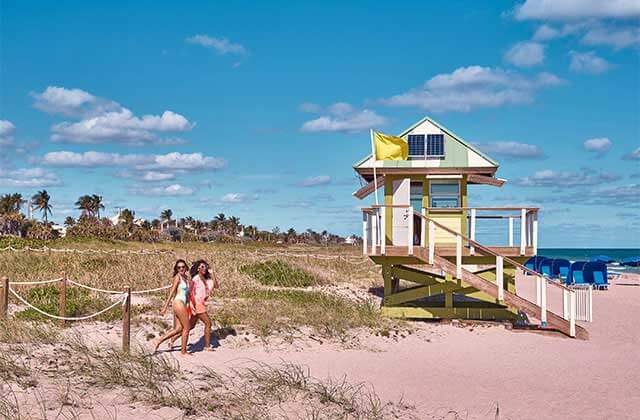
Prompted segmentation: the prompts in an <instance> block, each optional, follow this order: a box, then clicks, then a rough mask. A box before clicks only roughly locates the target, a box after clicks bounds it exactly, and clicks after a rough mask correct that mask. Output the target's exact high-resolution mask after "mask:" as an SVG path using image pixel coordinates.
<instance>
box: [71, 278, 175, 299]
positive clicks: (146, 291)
mask: <svg viewBox="0 0 640 420" xmlns="http://www.w3.org/2000/svg"><path fill="white" fill-rule="evenodd" d="M67 281H68V282H69V283H71V284H73V285H76V286H78V287H83V288H85V289H88V290H92V291H94V292H100V293H109V294H112V295H117V294H120V293H122V290H106V289H98V288H97V287H91V286H87V285H86V284H82V283H78V282H77V281H73V280H71V279H69V280H67ZM170 287H171V285H170V284H169V285H166V286H160V287H156V288H155V289H147V290H136V291H132V292H131V294H132V295H141V294H144V293H153V292H158V291H160V290H165V289H169V288H170Z"/></svg>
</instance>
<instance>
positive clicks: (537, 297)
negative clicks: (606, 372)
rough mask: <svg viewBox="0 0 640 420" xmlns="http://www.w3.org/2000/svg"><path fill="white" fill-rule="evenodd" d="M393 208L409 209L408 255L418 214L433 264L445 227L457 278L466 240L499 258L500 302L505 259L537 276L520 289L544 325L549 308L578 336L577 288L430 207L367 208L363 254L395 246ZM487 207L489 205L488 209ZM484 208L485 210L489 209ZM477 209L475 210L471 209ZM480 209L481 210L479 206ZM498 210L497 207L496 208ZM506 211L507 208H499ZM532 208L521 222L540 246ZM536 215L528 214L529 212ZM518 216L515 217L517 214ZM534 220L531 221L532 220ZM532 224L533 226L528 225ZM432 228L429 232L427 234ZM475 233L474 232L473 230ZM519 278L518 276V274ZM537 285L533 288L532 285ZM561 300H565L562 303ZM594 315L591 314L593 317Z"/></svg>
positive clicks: (475, 250)
mask: <svg viewBox="0 0 640 420" xmlns="http://www.w3.org/2000/svg"><path fill="white" fill-rule="evenodd" d="M389 209H406V214H407V215H408V217H407V220H406V222H407V238H406V247H407V255H408V256H414V242H415V241H414V221H413V216H414V215H416V216H418V217H420V218H421V220H422V221H423V223H421V232H420V235H419V238H420V239H419V241H418V245H419V246H420V247H423V248H427V249H428V252H427V256H428V257H427V262H428V263H429V264H434V262H435V255H436V241H435V238H436V230H437V229H439V230H442V231H444V232H446V233H448V234H450V235H453V236H454V237H455V259H456V262H455V265H456V277H457V278H459V279H461V278H462V270H463V267H462V257H463V248H462V247H463V244H464V243H466V244H467V246H468V247H469V254H470V255H475V253H480V254H481V255H484V256H493V257H495V264H496V283H497V288H498V293H497V297H498V300H499V301H503V300H504V264H505V262H506V263H508V264H509V265H511V266H513V267H515V268H516V269H519V270H521V272H522V274H526V275H528V276H533V277H534V278H535V281H534V282H532V281H531V279H529V280H528V281H527V280H526V277H525V276H522V277H523V278H525V280H524V282H525V283H524V284H521V285H520V289H521V291H518V293H517V294H518V296H520V297H523V298H525V299H527V300H529V301H530V302H535V303H536V305H537V306H539V307H540V321H541V323H542V325H546V324H547V317H548V315H547V311H548V310H550V311H551V312H553V313H554V314H555V315H557V316H560V317H562V318H564V319H565V320H567V321H569V323H570V335H571V336H575V333H576V327H575V322H576V319H577V314H576V312H577V307H576V304H577V302H576V291H575V290H573V289H570V288H568V287H566V286H564V285H562V284H560V283H559V282H556V281H553V280H551V279H548V278H546V277H545V276H543V275H542V274H540V273H538V272H536V271H534V270H531V269H529V268H527V267H525V266H524V265H522V264H520V263H519V262H517V261H515V260H513V259H511V258H509V257H507V256H504V255H501V254H500V253H498V252H496V251H493V250H492V249H490V248H489V247H487V246H485V245H482V244H480V243H478V242H477V241H476V240H475V239H473V238H471V237H468V236H466V235H463V234H462V233H460V232H457V231H455V230H453V229H451V228H449V227H447V226H444V225H443V224H441V223H439V222H437V221H436V220H434V219H432V218H431V217H429V216H427V215H426V210H427V209H424V208H423V209H422V212H421V213H418V212H416V211H414V210H413V208H412V207H411V206H408V205H405V206H399V205H392V206H373V207H371V208H365V209H363V253H364V254H365V255H367V254H373V255H385V252H386V247H387V245H389V246H394V244H393V235H392V238H391V243H390V244H387V238H386V235H385V232H386V228H385V225H386V211H387V210H389ZM485 209H486V208H485ZM485 209H483V210H485ZM469 210H473V209H469ZM475 210H478V209H475ZM494 210H495V209H494ZM499 210H504V209H499ZM531 210H532V209H526V208H523V209H520V211H521V213H520V217H521V223H522V224H523V225H524V228H523V229H522V232H530V233H531V235H530V238H531V240H532V244H533V246H534V248H535V247H537V239H535V240H534V239H533V238H535V237H536V236H537V209H535V211H531ZM529 214H530V215H532V216H528V215H529ZM514 218H515V217H514ZM528 220H530V222H529V221H528ZM529 224H530V226H531V229H529V228H528V226H529ZM427 231H428V235H427ZM472 232H473V231H472ZM527 236H528V235H522V238H521V243H520V254H521V255H524V253H525V246H526V245H527V242H526V241H527ZM402 242H403V244H401V245H400V246H405V244H404V240H403V241H402ZM516 277H518V276H516ZM532 287H533V288H532ZM518 288H519V285H518V284H516V290H518ZM528 289H532V290H531V292H532V293H528V291H529V290H528ZM558 293H559V294H560V295H561V296H562V298H561V299H560V300H558V299H556V296H557V295H558ZM549 297H551V298H552V301H553V305H552V307H551V309H549V306H548V304H547V302H548V298H549ZM581 298H582V299H589V301H588V302H587V303H585V305H584V306H586V307H588V308H589V310H591V309H590V308H591V295H588V297H585V296H583V295H581ZM560 302H561V303H560ZM589 318H590V317H589ZM589 320H590V319H589Z"/></svg>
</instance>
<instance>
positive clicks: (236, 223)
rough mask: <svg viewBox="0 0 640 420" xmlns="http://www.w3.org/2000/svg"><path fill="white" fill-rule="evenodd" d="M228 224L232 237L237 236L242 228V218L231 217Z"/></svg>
mask: <svg viewBox="0 0 640 420" xmlns="http://www.w3.org/2000/svg"><path fill="white" fill-rule="evenodd" d="M228 223H229V230H230V231H231V234H232V235H235V234H236V232H238V230H240V229H239V227H240V218H238V217H236V216H231V217H230V218H229V219H228Z"/></svg>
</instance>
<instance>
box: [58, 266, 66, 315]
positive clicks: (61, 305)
mask: <svg viewBox="0 0 640 420" xmlns="http://www.w3.org/2000/svg"><path fill="white" fill-rule="evenodd" d="M66 312H67V273H66V272H64V271H63V272H62V278H61V279H60V297H59V302H58V314H59V315H60V316H66ZM59 324H60V327H64V325H65V321H64V319H61V320H59Z"/></svg>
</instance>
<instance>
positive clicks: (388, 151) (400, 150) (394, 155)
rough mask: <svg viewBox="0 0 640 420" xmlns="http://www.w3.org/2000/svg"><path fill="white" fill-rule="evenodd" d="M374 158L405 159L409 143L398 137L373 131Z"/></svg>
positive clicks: (407, 155)
mask: <svg viewBox="0 0 640 420" xmlns="http://www.w3.org/2000/svg"><path fill="white" fill-rule="evenodd" d="M373 140H374V144H375V147H376V156H375V158H376V160H407V159H408V157H409V145H408V144H407V142H406V141H404V140H403V139H402V138H400V137H396V136H390V135H388V134H383V133H378V132H377V131H374V132H373Z"/></svg>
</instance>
